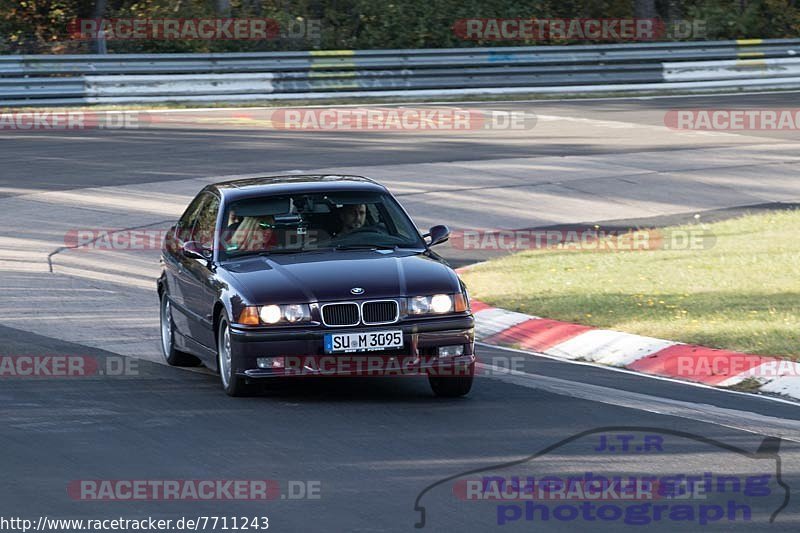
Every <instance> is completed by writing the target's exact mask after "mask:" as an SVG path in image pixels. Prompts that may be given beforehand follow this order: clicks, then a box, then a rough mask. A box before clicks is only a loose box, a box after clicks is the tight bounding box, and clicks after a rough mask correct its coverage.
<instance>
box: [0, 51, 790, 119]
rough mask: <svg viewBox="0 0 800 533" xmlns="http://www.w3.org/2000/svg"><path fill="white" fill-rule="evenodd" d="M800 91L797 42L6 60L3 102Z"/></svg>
mask: <svg viewBox="0 0 800 533" xmlns="http://www.w3.org/2000/svg"><path fill="white" fill-rule="evenodd" d="M798 87H800V39H771V40H761V39H748V40H738V41H712V42H680V43H635V44H611V45H588V46H583V45H581V46H530V47H498V48H457V49H424V50H364V51H353V50H338V51H311V52H269V53H227V54H108V55H62V56H58V55H22V56H0V106H37V105H72V104H116V103H146V102H168V101H175V102H182V101H183V102H186V101H242V100H270V99H322V98H336V97H343V96H347V97H381V96H391V97H397V96H402V97H414V96H421V97H422V96H424V97H428V96H448V95H477V94H515V93H518V94H519V93H555V94H559V93H581V92H643V91H644V92H649V91H673V90H688V91H704V90H714V89H725V88H728V89H737V88H748V89H753V88H798Z"/></svg>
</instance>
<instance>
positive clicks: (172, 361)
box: [161, 292, 200, 366]
mask: <svg viewBox="0 0 800 533" xmlns="http://www.w3.org/2000/svg"><path fill="white" fill-rule="evenodd" d="M161 352H162V354H163V355H164V359H165V360H166V361H167V364H168V365H171V366H198V365H199V364H200V360H199V359H198V358H197V357H195V356H193V355H190V354H188V353H186V352H182V351H180V350H178V349H177V348H175V323H174V322H173V321H172V305H171V304H170V303H169V297H168V296H167V293H166V292H164V294H162V295H161Z"/></svg>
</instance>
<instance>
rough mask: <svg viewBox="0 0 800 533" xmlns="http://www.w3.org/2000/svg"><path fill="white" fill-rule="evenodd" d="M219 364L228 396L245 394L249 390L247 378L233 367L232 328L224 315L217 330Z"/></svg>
mask: <svg viewBox="0 0 800 533" xmlns="http://www.w3.org/2000/svg"><path fill="white" fill-rule="evenodd" d="M217 366H218V368H219V377H220V381H221V382H222V388H223V390H224V391H225V393H226V394H227V395H228V396H244V395H246V394H247V393H248V392H249V388H248V386H247V382H246V380H245V378H243V377H242V376H238V375H236V372H235V370H234V368H233V367H234V365H233V351H232V350H231V328H230V326H229V325H228V319H227V318H225V317H224V316H223V317H222V318H220V321H219V329H218V330H217Z"/></svg>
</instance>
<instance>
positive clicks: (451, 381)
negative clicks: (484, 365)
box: [428, 363, 475, 398]
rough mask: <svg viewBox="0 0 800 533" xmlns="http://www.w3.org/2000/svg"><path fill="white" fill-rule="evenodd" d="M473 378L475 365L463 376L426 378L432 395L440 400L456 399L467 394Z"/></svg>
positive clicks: (470, 388)
mask: <svg viewBox="0 0 800 533" xmlns="http://www.w3.org/2000/svg"><path fill="white" fill-rule="evenodd" d="M474 378H475V363H472V364H471V365H470V366H469V369H468V371H467V373H466V375H464V376H428V383H430V385H431V389H432V390H433V393H434V394H435V395H436V396H438V397H440V398H458V397H460V396H465V395H466V394H469V391H470V390H472V381H473V380H474Z"/></svg>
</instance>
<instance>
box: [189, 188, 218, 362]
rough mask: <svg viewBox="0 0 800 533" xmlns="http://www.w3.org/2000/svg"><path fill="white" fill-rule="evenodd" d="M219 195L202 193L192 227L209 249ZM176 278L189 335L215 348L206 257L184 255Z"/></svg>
mask: <svg viewBox="0 0 800 533" xmlns="http://www.w3.org/2000/svg"><path fill="white" fill-rule="evenodd" d="M219 206H220V200H219V198H218V197H217V196H216V195H214V194H211V193H206V198H205V199H204V200H203V203H202V205H201V206H200V209H199V211H198V216H197V220H196V222H195V224H194V228H193V229H192V240H194V241H195V242H197V243H199V244H200V246H201V247H202V248H203V249H207V250H210V251H211V252H212V253H213V250H214V246H215V235H216V233H217V219H218V218H219ZM184 259H185V261H184V262H183V263H182V264H183V272H182V273H181V276H180V280H181V285H182V289H183V297H184V302H185V304H186V309H187V311H188V312H187V317H188V319H189V336H190V337H191V338H192V339H194V340H195V341H197V342H199V343H200V344H202V345H204V346H206V347H208V348H211V349H213V348H215V342H214V331H213V318H214V317H213V315H212V313H213V311H214V304H215V302H216V296H217V294H216V292H217V291H216V276H215V275H214V270H213V268H214V267H213V266H212V265H211V262H210V261H205V260H201V259H192V258H186V257H185V258H184Z"/></svg>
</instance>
